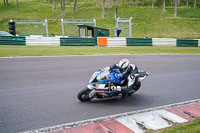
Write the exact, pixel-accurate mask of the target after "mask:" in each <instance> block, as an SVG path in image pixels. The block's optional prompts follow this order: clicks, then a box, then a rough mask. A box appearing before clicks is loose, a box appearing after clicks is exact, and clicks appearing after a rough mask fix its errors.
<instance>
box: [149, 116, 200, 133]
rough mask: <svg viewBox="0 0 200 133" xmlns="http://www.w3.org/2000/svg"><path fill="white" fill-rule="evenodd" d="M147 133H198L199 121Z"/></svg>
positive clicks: (199, 128) (199, 132) (199, 131)
mask: <svg viewBox="0 0 200 133" xmlns="http://www.w3.org/2000/svg"><path fill="white" fill-rule="evenodd" d="M147 133H200V119H198V120H195V121H193V122H191V123H186V124H183V125H179V126H174V127H171V128H169V129H164V130H160V131H147Z"/></svg>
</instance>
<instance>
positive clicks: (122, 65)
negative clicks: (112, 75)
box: [118, 59, 131, 73]
mask: <svg viewBox="0 0 200 133" xmlns="http://www.w3.org/2000/svg"><path fill="white" fill-rule="evenodd" d="M130 66H131V65H130V62H129V60H128V59H122V60H120V62H119V63H118V67H119V69H120V71H121V72H123V73H126V72H127V71H128V69H129V68H130Z"/></svg>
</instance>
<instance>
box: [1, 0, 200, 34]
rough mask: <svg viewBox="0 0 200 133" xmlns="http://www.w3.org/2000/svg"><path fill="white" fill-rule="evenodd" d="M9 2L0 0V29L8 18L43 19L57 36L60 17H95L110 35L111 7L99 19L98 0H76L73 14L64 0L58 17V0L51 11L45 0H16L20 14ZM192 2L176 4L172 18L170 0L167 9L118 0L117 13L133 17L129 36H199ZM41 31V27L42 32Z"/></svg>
mask: <svg viewBox="0 0 200 133" xmlns="http://www.w3.org/2000/svg"><path fill="white" fill-rule="evenodd" d="M9 1H10V5H11V7H9V8H7V7H4V6H3V1H0V16H1V17H0V30H5V31H8V21H9V20H10V19H14V20H44V19H46V18H47V19H48V26H49V35H61V23H60V18H64V19H96V20H97V26H98V27H104V28H108V29H110V34H111V36H113V35H114V27H115V19H114V6H113V7H112V8H108V7H106V16H105V18H101V10H102V9H101V1H100V0H99V1H98V0H90V1H85V0H79V1H78V8H77V12H75V13H74V12H73V0H68V3H67V5H66V16H65V17H62V16H61V8H60V5H59V3H57V10H56V11H55V12H52V4H51V3H46V2H45V0H20V1H19V6H20V13H19V14H17V12H16V7H15V0H9ZM106 2H108V1H106ZM192 4H193V2H190V3H189V7H188V8H187V7H186V6H185V3H184V2H183V1H182V3H181V4H180V5H179V6H178V17H177V18H174V17H173V14H174V6H173V5H171V4H170V1H166V10H167V11H166V12H163V11H162V2H160V1H158V3H157V4H156V5H155V8H154V9H152V8H151V0H144V1H140V0H136V3H133V2H132V1H131V0H129V1H128V4H127V5H126V4H123V0H119V8H118V16H119V17H121V18H129V17H131V16H132V17H133V24H132V31H133V37H145V36H147V37H165V38H166V37H170V38H200V3H199V2H197V8H196V9H193V8H192ZM106 5H107V3H106ZM65 27H67V25H66V26H65ZM35 29H36V28H35V27H34V26H33V27H30V28H26V27H22V31H21V30H20V31H19V30H18V31H17V33H18V34H27V33H29V34H36V32H37V31H36V30H35ZM66 30H67V29H66ZM68 31H69V32H67V33H68V34H67V35H70V34H71V35H74V34H76V35H78V31H77V30H72V29H68ZM123 32H124V31H123ZM44 33H45V29H44V30H43V32H42V34H44ZM39 34H40V32H39Z"/></svg>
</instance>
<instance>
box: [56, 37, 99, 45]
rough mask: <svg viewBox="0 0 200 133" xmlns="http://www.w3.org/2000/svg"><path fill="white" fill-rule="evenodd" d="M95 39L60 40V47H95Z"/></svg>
mask: <svg viewBox="0 0 200 133" xmlns="http://www.w3.org/2000/svg"><path fill="white" fill-rule="evenodd" d="M96 44H97V43H96V39H94V38H60V46H95V45H96Z"/></svg>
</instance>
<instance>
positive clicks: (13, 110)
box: [0, 55, 200, 133]
mask: <svg viewBox="0 0 200 133" xmlns="http://www.w3.org/2000/svg"><path fill="white" fill-rule="evenodd" d="M122 58H128V59H129V60H130V62H134V63H135V64H136V65H137V66H138V68H139V69H142V70H147V71H148V72H149V73H150V75H149V77H147V78H146V79H145V80H144V81H143V82H142V87H141V89H140V90H139V91H138V92H137V93H135V94H134V95H132V96H130V97H126V98H124V99H122V98H120V97H119V98H112V99H104V100H98V99H94V100H92V101H90V102H84V103H82V102H79V101H78V99H77V94H78V92H79V91H80V90H81V89H82V88H84V87H85V86H86V85H87V84H88V80H89V78H90V76H91V75H92V74H93V72H94V71H95V70H97V69H100V68H103V67H105V66H108V65H111V64H113V63H117V62H118V61H119V60H120V59H122ZM198 98H200V55H105V56H102V55H100V56H65V57H26V58H0V133H15V132H22V131H27V130H33V129H38V128H43V127H49V126H54V125H59V124H64V123H69V122H75V121H79V120H85V119H90V118H96V117H102V116H107V115H112V114H117V113H124V112H128V111H136V110H140V109H146V108H150V107H156V106H161V105H166V104H172V103H176V102H183V101H187V100H193V99H198Z"/></svg>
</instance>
